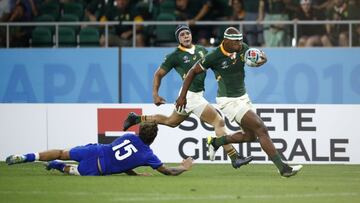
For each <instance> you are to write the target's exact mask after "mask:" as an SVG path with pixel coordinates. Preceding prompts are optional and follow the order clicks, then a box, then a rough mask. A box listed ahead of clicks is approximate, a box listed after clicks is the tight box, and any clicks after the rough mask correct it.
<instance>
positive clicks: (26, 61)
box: [0, 48, 119, 103]
mask: <svg viewBox="0 0 360 203" xmlns="http://www.w3.org/2000/svg"><path fill="white" fill-rule="evenodd" d="M118 87H119V50H118V49H117V48H111V49H104V48H81V49H77V48H64V49H0V101H1V102H2V103H118V102H119V88H118Z"/></svg>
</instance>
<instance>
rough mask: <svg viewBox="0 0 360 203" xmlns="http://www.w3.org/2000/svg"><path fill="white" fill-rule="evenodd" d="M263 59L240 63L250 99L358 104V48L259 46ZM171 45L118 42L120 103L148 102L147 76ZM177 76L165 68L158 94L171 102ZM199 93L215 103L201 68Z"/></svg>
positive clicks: (213, 91) (178, 83)
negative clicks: (126, 45)
mask: <svg viewBox="0 0 360 203" xmlns="http://www.w3.org/2000/svg"><path fill="white" fill-rule="evenodd" d="M263 50H264V51H265V53H266V55H267V57H268V62H267V63H266V64H265V65H263V66H261V67H259V68H250V67H247V66H246V68H245V70H246V78H245V83H246V88H247V92H248V94H249V95H250V98H251V99H252V100H253V102H254V103H262V104H360V57H359V56H360V48H301V49H294V48H264V49H263ZM172 51H174V48H136V49H132V48H123V49H122V52H121V56H122V62H121V64H122V65H121V66H122V78H121V91H122V103H152V94H151V92H152V78H153V75H154V72H155V70H156V69H157V68H158V67H159V66H160V65H161V63H162V61H163V60H164V58H165V56H166V55H167V54H169V53H171V52H172ZM181 85H182V81H181V78H180V76H179V75H177V73H176V71H174V70H173V71H171V72H170V73H169V74H168V75H167V76H166V77H165V78H164V79H163V81H162V82H161V87H160V92H159V93H160V95H161V96H163V97H164V98H166V99H167V100H168V101H169V102H170V103H173V102H174V101H175V100H176V98H177V95H178V91H179V89H180V87H181ZM205 89H206V90H205V97H206V98H207V99H208V100H209V101H210V102H212V103H215V97H216V91H217V84H216V80H215V77H214V74H213V72H212V71H211V70H208V71H207V77H206V85H205Z"/></svg>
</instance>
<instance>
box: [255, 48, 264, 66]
mask: <svg viewBox="0 0 360 203" xmlns="http://www.w3.org/2000/svg"><path fill="white" fill-rule="evenodd" d="M260 52H261V56H260V58H261V60H260V61H259V62H258V63H257V64H256V67H259V66H261V65H263V64H264V63H266V62H267V57H266V55H265V52H264V51H263V50H260Z"/></svg>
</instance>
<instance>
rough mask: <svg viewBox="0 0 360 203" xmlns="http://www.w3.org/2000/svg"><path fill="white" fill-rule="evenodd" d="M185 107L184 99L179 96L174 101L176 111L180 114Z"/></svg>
mask: <svg viewBox="0 0 360 203" xmlns="http://www.w3.org/2000/svg"><path fill="white" fill-rule="evenodd" d="M185 107H186V97H181V96H179V97H178V98H177V100H176V110H177V111H178V112H181V111H182V110H183V109H185Z"/></svg>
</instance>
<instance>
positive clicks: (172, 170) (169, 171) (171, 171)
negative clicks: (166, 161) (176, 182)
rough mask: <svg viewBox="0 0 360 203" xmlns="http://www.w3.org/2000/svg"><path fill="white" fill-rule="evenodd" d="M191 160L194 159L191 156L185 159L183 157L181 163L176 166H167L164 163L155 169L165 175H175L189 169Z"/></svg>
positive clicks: (191, 163)
mask: <svg viewBox="0 0 360 203" xmlns="http://www.w3.org/2000/svg"><path fill="white" fill-rule="evenodd" d="M193 161H194V160H193V159H192V158H191V157H188V158H187V159H184V160H183V161H182V163H181V164H180V165H179V166H177V167H167V166H165V165H162V166H160V167H159V168H157V169H156V170H157V171H159V172H160V173H162V174H164V175H167V176H177V175H180V174H182V173H183V172H185V171H189V170H190V169H191V167H192V165H193Z"/></svg>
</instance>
